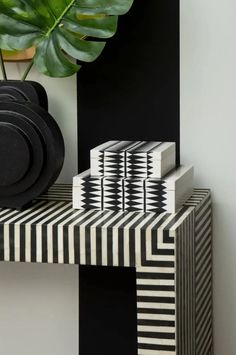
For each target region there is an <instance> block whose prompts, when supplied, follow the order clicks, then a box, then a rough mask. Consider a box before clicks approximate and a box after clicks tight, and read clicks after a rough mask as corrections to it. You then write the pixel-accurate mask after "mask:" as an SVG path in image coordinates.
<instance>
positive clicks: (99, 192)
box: [73, 169, 103, 210]
mask: <svg viewBox="0 0 236 355" xmlns="http://www.w3.org/2000/svg"><path fill="white" fill-rule="evenodd" d="M102 180H103V178H102V177H100V176H97V177H93V176H91V175H90V169H88V170H86V171H84V172H83V173H81V174H79V175H76V176H75V177H74V178H73V208H77V209H82V210H90V209H98V210H102V209H103V201H102V199H103V189H102Z"/></svg>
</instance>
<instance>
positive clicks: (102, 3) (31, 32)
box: [0, 0, 134, 77]
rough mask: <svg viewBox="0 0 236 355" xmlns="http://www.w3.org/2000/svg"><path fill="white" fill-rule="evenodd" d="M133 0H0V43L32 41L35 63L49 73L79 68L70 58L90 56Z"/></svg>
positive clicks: (10, 46) (15, 46) (14, 46)
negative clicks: (34, 50)
mask: <svg viewBox="0 0 236 355" xmlns="http://www.w3.org/2000/svg"><path fill="white" fill-rule="evenodd" d="M133 1H134V0H41V1H39V0H0V48H2V49H5V50H23V49H26V48H30V47H32V46H35V47H36V53H35V57H34V63H35V66H36V67H37V69H38V70H39V71H40V72H41V73H43V74H45V75H48V76H53V77H64V76H69V75H72V74H74V73H75V72H77V71H78V70H79V69H80V65H76V64H75V63H74V60H73V59H78V60H80V61H81V62H91V61H94V60H95V59H96V58H97V57H98V56H99V55H100V54H101V52H102V50H103V48H104V46H105V42H101V41H96V38H99V39H101V38H110V37H112V36H113V35H114V34H115V32H116V30H117V21H118V16H119V15H123V14H124V13H126V12H127V11H128V10H129V9H130V7H131V6H132V3H133Z"/></svg>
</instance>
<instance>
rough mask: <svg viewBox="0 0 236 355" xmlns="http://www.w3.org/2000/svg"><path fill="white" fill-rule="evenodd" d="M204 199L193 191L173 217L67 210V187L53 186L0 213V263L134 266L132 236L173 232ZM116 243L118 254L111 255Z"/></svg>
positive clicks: (69, 192) (199, 191) (201, 192)
mask: <svg viewBox="0 0 236 355" xmlns="http://www.w3.org/2000/svg"><path fill="white" fill-rule="evenodd" d="M208 195H209V190H207V189H195V190H194V193H193V195H192V197H191V198H190V199H189V200H188V201H187V202H186V203H185V205H184V206H183V208H182V209H181V210H180V211H179V212H178V213H176V214H168V213H162V214H156V213H143V212H142V213H140V212H114V211H94V210H89V211H84V210H75V209H73V208H72V201H71V196H72V187H71V185H62V184H57V185H54V186H53V187H52V188H51V189H50V190H49V191H48V193H46V194H44V195H43V196H41V197H40V198H39V199H37V200H36V201H34V202H33V204H32V206H31V207H30V208H28V209H26V210H24V211H21V212H19V211H16V210H12V209H0V260H1V261H21V262H45V263H70V264H88V265H95V264H96V265H114V259H115V265H117V266H135V261H134V259H135V254H134V253H136V251H135V245H134V244H135V238H136V237H135V236H134V235H133V234H132V233H133V232H132V231H134V230H135V231H138V230H150V231H151V232H152V231H155V230H163V229H164V230H169V229H171V228H172V229H173V228H177V226H178V225H179V224H180V223H181V221H183V220H184V217H185V215H187V214H188V213H189V209H191V210H192V209H193V208H195V209H197V208H198V206H200V204H201V203H202V202H203V201H204V200H205V199H206V198H207V196H208ZM127 238H128V239H129V241H128V242H127V240H128V239H127ZM104 240H105V242H104ZM118 241H119V243H121V244H122V248H123V249H124V250H123V252H122V253H121V251H120V250H119V253H118V252H115V251H114V249H115V248H118V246H117V245H116V244H118ZM104 244H106V245H105V246H104ZM126 246H128V248H129V249H130V252H129V256H128V258H125V255H126V250H125V248H126ZM104 248H105V249H104ZM132 248H133V251H132ZM95 249H96V255H94V253H93V251H94V250H95ZM114 255H115V256H114Z"/></svg>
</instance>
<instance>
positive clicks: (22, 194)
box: [0, 81, 64, 210]
mask: <svg viewBox="0 0 236 355" xmlns="http://www.w3.org/2000/svg"><path fill="white" fill-rule="evenodd" d="M40 105H42V106H40ZM46 108H47V94H46V92H45V90H44V88H43V87H42V86H41V85H40V84H38V83H35V82H17V81H14V82H13V81H12V82H11V81H9V82H0V207H7V208H15V209H18V210H21V209H23V208H24V207H26V206H28V205H29V204H30V202H31V201H32V200H33V199H35V198H36V197H38V196H39V195H40V194H42V193H43V192H44V191H46V190H47V189H48V188H49V187H50V186H51V185H52V184H53V183H54V182H55V180H56V178H57V177H58V175H59V173H60V171H61V168H62V166H63V161H64V141H63V137H62V134H61V131H60V129H59V127H58V125H57V123H56V121H55V120H54V118H53V117H52V116H51V115H50V114H49V113H48V112H47V111H46Z"/></svg>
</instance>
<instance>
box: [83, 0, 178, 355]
mask: <svg viewBox="0 0 236 355" xmlns="http://www.w3.org/2000/svg"><path fill="white" fill-rule="evenodd" d="M121 1H122V0H121ZM179 134H180V132H179V0H134V5H133V8H132V9H131V11H130V12H129V14H127V15H125V16H121V17H120V19H119V27H118V32H117V34H116V35H115V36H114V37H113V38H112V39H110V40H108V43H107V46H106V48H105V50H104V52H103V53H102V55H101V56H100V57H99V59H98V60H97V61H96V62H94V63H90V64H86V65H83V67H82V69H81V70H80V72H79V73H78V150H79V154H78V159H79V165H78V166H79V171H80V172H81V171H83V170H85V169H87V168H88V167H89V165H90V164H89V150H90V149H91V148H92V147H94V146H96V145H98V144H100V143H102V142H105V141H107V140H114V139H117V140H157V141H158V140H160V141H175V142H177V162H178V163H179V139H180V137H179ZM105 269H106V268H105ZM99 270H100V268H97V267H89V268H85V269H84V268H81V273H80V355H94V353H95V354H96V355H111V354H112V355H118V354H119V355H120V354H122V355H136V354H137V352H136V325H135V324H136V323H135V322H136V314H135V309H134V307H135V306H136V305H135V299H134V298H135V283H134V273H135V271H134V270H132V271H131V273H130V272H129V270H128V269H125V270H124V269H123V270H122V273H123V274H119V272H118V269H117V271H114V270H113V268H111V269H110V268H108V269H107V272H106V271H105V270H104V271H103V272H101V270H100V272H99ZM122 278H123V288H122ZM114 283H115V284H117V287H118V288H117V287H114ZM119 289H120V291H119ZM128 290H129V291H128ZM127 292H128V293H127ZM121 295H122V296H121ZM125 295H127V297H126V296H125ZM116 307H118V308H116ZM112 308H114V310H115V312H116V313H112ZM115 308H116V309H115ZM119 309H120V310H122V309H123V310H124V311H125V314H126V319H127V322H126V323H124V325H123V326H124V327H125V328H124V329H123V331H122V320H121V319H122V316H123V313H122V314H121V313H119V312H117V310H119ZM119 316H121V317H119ZM125 334H128V339H127V338H126V336H125ZM106 339H107V342H106Z"/></svg>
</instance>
